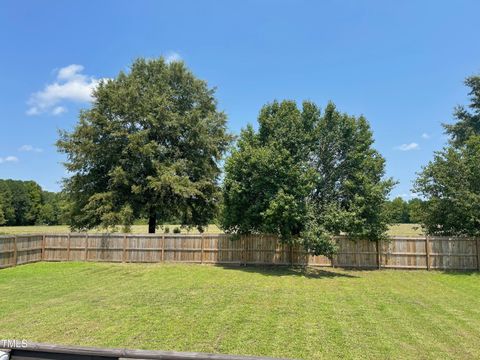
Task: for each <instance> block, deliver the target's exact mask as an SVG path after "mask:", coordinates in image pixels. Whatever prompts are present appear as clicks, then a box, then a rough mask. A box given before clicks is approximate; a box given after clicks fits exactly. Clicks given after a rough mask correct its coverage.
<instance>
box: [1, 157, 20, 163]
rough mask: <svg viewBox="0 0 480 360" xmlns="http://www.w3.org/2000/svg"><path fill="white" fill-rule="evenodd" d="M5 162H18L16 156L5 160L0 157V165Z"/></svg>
mask: <svg viewBox="0 0 480 360" xmlns="http://www.w3.org/2000/svg"><path fill="white" fill-rule="evenodd" d="M7 162H18V158H17V157H16V156H7V157H5V158H1V157H0V164H2V163H7Z"/></svg>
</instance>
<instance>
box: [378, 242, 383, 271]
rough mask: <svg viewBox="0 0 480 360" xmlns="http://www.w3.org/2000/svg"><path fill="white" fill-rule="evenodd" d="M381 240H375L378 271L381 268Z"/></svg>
mask: <svg viewBox="0 0 480 360" xmlns="http://www.w3.org/2000/svg"><path fill="white" fill-rule="evenodd" d="M381 244H382V243H381V240H377V268H378V269H380V268H381V267H382V260H381V254H380V251H381V249H380V248H381Z"/></svg>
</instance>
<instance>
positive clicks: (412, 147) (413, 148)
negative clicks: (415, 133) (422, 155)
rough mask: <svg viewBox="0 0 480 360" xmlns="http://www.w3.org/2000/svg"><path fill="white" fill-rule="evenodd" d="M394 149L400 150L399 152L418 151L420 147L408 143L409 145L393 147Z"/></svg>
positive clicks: (413, 143)
mask: <svg viewBox="0 0 480 360" xmlns="http://www.w3.org/2000/svg"><path fill="white" fill-rule="evenodd" d="M395 149H397V150H400V151H410V150H418V149H420V146H419V145H418V144H417V143H415V142H412V143H409V144H402V145H399V146H397V147H395Z"/></svg>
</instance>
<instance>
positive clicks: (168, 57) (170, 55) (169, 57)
mask: <svg viewBox="0 0 480 360" xmlns="http://www.w3.org/2000/svg"><path fill="white" fill-rule="evenodd" d="M164 59H165V62H166V63H167V64H170V63H172V62H176V61H182V57H181V56H180V54H179V53H177V52H175V51H169V52H167V53H166V54H165V56H164Z"/></svg>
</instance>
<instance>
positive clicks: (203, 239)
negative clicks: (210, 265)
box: [200, 233, 205, 264]
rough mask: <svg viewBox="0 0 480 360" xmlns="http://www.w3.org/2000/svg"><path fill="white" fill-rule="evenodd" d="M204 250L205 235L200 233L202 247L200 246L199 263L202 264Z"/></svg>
mask: <svg viewBox="0 0 480 360" xmlns="http://www.w3.org/2000/svg"><path fill="white" fill-rule="evenodd" d="M204 249H205V234H204V233H202V245H201V250H200V263H201V264H203V252H204Z"/></svg>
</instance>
